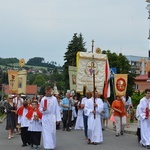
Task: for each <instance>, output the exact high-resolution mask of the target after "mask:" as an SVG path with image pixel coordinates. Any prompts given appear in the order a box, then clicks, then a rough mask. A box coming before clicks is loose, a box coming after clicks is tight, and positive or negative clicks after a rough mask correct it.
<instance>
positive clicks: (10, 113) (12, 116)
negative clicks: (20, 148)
mask: <svg viewBox="0 0 150 150" xmlns="http://www.w3.org/2000/svg"><path fill="white" fill-rule="evenodd" d="M6 112H7V117H6V130H8V139H9V140H10V139H11V138H12V137H13V131H14V129H15V128H16V107H15V104H14V103H13V99H12V97H11V96H9V98H8V103H7V104H6Z"/></svg>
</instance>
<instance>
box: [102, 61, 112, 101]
mask: <svg viewBox="0 0 150 150" xmlns="http://www.w3.org/2000/svg"><path fill="white" fill-rule="evenodd" d="M109 78H110V72H109V62H108V60H107V61H106V65H105V85H104V92H103V95H104V98H108V97H110V83H109Z"/></svg>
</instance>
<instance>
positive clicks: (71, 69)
mask: <svg viewBox="0 0 150 150" xmlns="http://www.w3.org/2000/svg"><path fill="white" fill-rule="evenodd" d="M68 71H69V84H70V90H76V75H77V68H76V67H74V66H69V69H68Z"/></svg>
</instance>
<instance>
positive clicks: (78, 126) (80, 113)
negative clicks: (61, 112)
mask: <svg viewBox="0 0 150 150" xmlns="http://www.w3.org/2000/svg"><path fill="white" fill-rule="evenodd" d="M75 129H79V130H84V124H83V109H78V115H77V120H76V124H75Z"/></svg>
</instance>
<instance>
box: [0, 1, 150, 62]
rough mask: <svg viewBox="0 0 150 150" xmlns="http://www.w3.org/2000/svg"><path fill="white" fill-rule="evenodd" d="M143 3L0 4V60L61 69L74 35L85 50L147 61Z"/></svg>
mask: <svg viewBox="0 0 150 150" xmlns="http://www.w3.org/2000/svg"><path fill="white" fill-rule="evenodd" d="M147 4H148V3H146V2H145V0H0V53H1V55H0V57H2V58H11V57H16V58H18V59H21V58H24V59H25V60H26V62H27V61H28V60H29V59H30V58H33V57H43V58H44V59H45V62H48V61H49V62H51V61H56V62H57V64H58V65H63V64H64V53H65V52H66V51H67V50H66V48H67V46H68V44H69V41H71V40H72V37H73V35H74V33H77V34H80V33H82V35H83V38H84V42H85V43H86V45H85V48H86V49H87V51H91V44H92V43H91V41H92V40H93V39H94V41H95V42H94V50H95V49H96V48H97V47H99V48H101V50H110V51H111V52H115V53H117V54H119V53H122V54H123V55H135V56H142V57H147V56H148V50H149V49H150V44H149V40H148V39H147V37H148V36H149V20H148V10H147V9H146V6H147Z"/></svg>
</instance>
